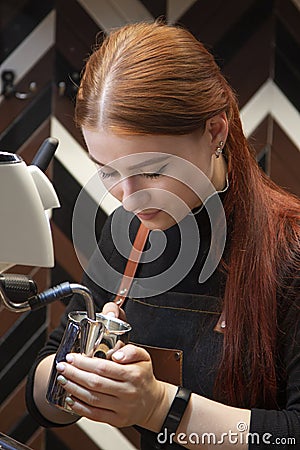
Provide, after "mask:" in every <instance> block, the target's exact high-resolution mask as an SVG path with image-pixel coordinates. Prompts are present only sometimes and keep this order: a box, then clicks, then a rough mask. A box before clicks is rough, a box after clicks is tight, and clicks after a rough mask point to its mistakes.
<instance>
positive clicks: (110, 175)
mask: <svg viewBox="0 0 300 450" xmlns="http://www.w3.org/2000/svg"><path fill="white" fill-rule="evenodd" d="M166 166H167V164H166V165H164V166H163V167H162V168H161V169H159V171H158V172H154V173H141V174H140V175H142V176H143V177H145V178H150V179H155V178H158V177H160V176H161V175H162V173H161V172H162V171H163V170H164V169H165V167H166ZM99 173H100V176H101V178H102V179H103V180H105V179H106V180H107V179H108V178H113V177H114V176H116V172H111V173H105V172H101V170H100V171H99Z"/></svg>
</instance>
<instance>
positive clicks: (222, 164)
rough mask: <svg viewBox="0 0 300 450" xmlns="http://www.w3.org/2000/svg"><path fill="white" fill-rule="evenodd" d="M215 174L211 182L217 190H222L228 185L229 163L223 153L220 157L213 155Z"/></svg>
mask: <svg viewBox="0 0 300 450" xmlns="http://www.w3.org/2000/svg"><path fill="white" fill-rule="evenodd" d="M213 158H214V160H213V174H212V178H211V182H212V184H213V185H214V187H215V188H216V190H217V191H222V190H223V189H224V188H225V186H226V174H227V163H226V161H225V158H224V156H223V155H221V156H220V157H219V158H216V157H215V156H213Z"/></svg>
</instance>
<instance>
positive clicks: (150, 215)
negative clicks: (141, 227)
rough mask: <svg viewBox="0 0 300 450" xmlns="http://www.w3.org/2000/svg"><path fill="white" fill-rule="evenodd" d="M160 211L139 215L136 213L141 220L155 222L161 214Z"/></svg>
mask: <svg viewBox="0 0 300 450" xmlns="http://www.w3.org/2000/svg"><path fill="white" fill-rule="evenodd" d="M160 211H161V210H160V209H155V210H152V211H145V212H143V211H141V212H139V213H136V216H137V217H138V218H139V219H140V220H153V219H154V218H155V217H156V216H157V215H158V214H159V213H160Z"/></svg>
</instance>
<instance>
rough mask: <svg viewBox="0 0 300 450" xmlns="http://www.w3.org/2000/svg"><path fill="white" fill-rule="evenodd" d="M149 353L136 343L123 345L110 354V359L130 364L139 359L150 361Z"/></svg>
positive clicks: (139, 360)
mask: <svg viewBox="0 0 300 450" xmlns="http://www.w3.org/2000/svg"><path fill="white" fill-rule="evenodd" d="M150 359H151V358H150V355H149V353H148V352H146V350H145V349H143V348H141V347H138V346H136V345H132V344H128V345H125V346H124V347H123V348H122V349H121V350H118V351H116V352H115V353H113V355H112V360H113V361H116V362H118V363H121V364H132V363H138V362H141V361H150Z"/></svg>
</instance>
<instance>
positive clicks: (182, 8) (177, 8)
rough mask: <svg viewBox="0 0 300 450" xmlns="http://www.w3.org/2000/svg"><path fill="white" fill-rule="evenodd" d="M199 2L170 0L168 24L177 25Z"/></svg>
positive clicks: (168, 3) (193, 0) (168, 4)
mask: <svg viewBox="0 0 300 450" xmlns="http://www.w3.org/2000/svg"><path fill="white" fill-rule="evenodd" d="M196 1H197V0H185V1H182V0H168V2H167V20H168V23H175V22H176V21H177V20H178V19H179V18H180V17H182V16H183V14H184V13H185V12H186V11H187V10H188V9H189V8H190V7H191V6H192V5H193V4H194V3H196Z"/></svg>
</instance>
